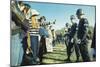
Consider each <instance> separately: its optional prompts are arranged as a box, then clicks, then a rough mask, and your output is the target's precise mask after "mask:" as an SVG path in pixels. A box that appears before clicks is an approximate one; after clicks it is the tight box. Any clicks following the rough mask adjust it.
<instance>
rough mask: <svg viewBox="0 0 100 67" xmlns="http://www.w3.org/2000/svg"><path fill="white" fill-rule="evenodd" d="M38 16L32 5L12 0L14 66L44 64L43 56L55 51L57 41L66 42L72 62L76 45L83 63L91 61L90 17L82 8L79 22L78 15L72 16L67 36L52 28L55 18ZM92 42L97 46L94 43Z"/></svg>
mask: <svg viewBox="0 0 100 67" xmlns="http://www.w3.org/2000/svg"><path fill="white" fill-rule="evenodd" d="M39 15H40V14H39V12H38V11H37V10H35V9H32V8H31V6H30V5H29V4H25V3H23V2H22V1H11V66H18V65H19V66H20V65H22V66H23V65H37V64H42V59H43V55H44V54H45V53H47V52H53V47H54V46H55V45H56V41H58V43H60V42H62V41H65V44H66V48H67V50H66V52H67V55H66V56H68V58H67V59H66V61H70V56H71V53H72V48H73V47H75V52H76V56H77V60H76V61H77V62H79V61H80V60H79V57H80V55H81V56H82V59H83V62H87V61H90V57H89V54H88V48H87V46H88V37H89V36H88V35H87V34H88V26H89V25H88V24H89V23H88V20H87V18H84V13H83V10H82V9H78V10H77V11H76V16H77V18H78V19H79V23H78V24H77V23H76V21H75V19H76V18H75V16H74V15H71V17H70V20H71V23H72V25H71V26H70V27H69V25H68V24H66V30H65V34H64V36H62V34H59V35H57V34H56V32H55V29H52V24H55V22H56V20H54V22H47V20H46V17H45V16H41V17H40V18H39V19H38V18H37V17H38V16H39ZM94 31H95V30H94ZM94 37H95V33H94ZM93 41H95V38H94V39H93ZM92 44H93V45H95V43H92ZM94 47H95V46H93V47H92V48H94ZM94 57H95V56H94Z"/></svg>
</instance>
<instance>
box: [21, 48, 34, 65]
mask: <svg viewBox="0 0 100 67" xmlns="http://www.w3.org/2000/svg"><path fill="white" fill-rule="evenodd" d="M34 64H35V63H34V58H33V52H32V50H31V49H27V50H26V53H25V54H24V56H23V61H22V64H21V66H26V65H34Z"/></svg>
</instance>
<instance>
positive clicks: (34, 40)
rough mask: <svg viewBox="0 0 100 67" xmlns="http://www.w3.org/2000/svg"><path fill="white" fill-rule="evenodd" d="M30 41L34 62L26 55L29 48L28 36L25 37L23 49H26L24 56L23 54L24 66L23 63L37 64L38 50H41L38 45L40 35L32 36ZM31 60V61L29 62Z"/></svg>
mask: <svg viewBox="0 0 100 67" xmlns="http://www.w3.org/2000/svg"><path fill="white" fill-rule="evenodd" d="M30 40H31V41H30V43H31V49H32V52H33V54H32V55H33V56H32V59H33V60H32V62H30V60H29V59H27V57H26V50H27V48H28V43H27V37H25V38H23V41H22V43H23V50H24V56H23V62H22V64H21V65H22V66H23V65H32V64H37V63H38V62H37V58H38V50H39V45H38V43H39V42H38V36H30ZM28 61H29V62H28Z"/></svg>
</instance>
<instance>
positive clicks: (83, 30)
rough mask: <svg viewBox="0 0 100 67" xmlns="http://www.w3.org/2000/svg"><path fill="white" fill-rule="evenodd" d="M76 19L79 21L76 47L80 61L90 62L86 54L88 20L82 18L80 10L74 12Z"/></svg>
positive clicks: (82, 14)
mask: <svg viewBox="0 0 100 67" xmlns="http://www.w3.org/2000/svg"><path fill="white" fill-rule="evenodd" d="M76 15H77V18H78V19H79V24H78V32H77V38H78V45H79V49H80V53H81V55H82V59H83V61H84V62H87V61H90V57H89V54H88V38H87V35H88V20H87V19H86V18H84V13H83V10H82V9H78V10H77V12H76Z"/></svg>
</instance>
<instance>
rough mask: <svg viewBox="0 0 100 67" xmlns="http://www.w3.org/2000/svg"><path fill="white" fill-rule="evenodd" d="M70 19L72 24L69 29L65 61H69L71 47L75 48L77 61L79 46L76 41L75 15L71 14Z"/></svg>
mask: <svg viewBox="0 0 100 67" xmlns="http://www.w3.org/2000/svg"><path fill="white" fill-rule="evenodd" d="M70 20H71V23H72V26H71V28H70V31H69V42H68V46H67V55H68V58H67V61H70V56H71V53H72V48H75V52H76V56H77V60H76V61H79V48H78V46H77V43H76V33H77V23H76V21H75V20H76V18H75V16H74V15H71V17H70Z"/></svg>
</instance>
